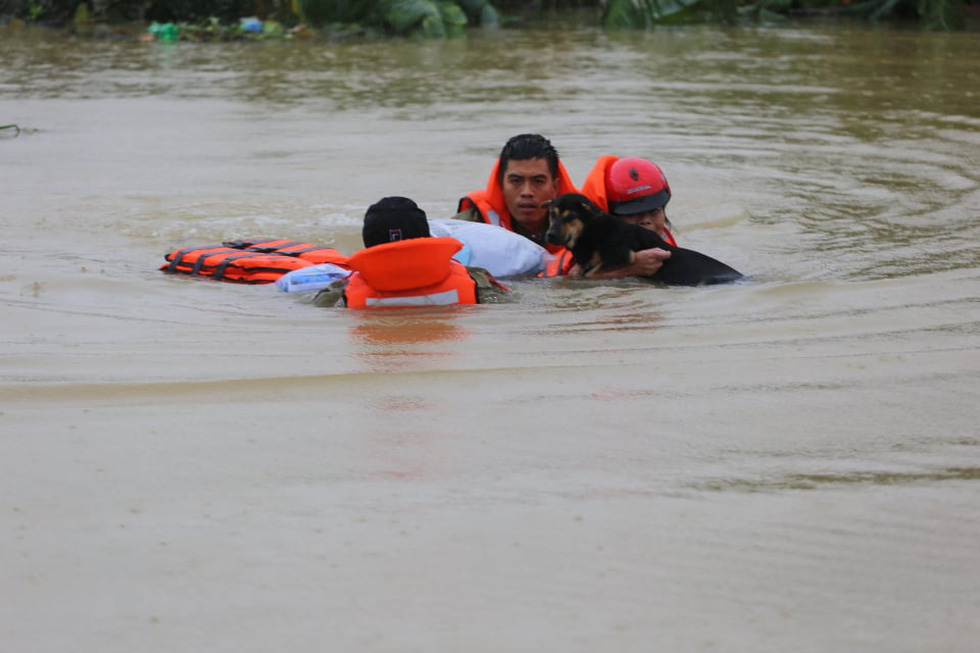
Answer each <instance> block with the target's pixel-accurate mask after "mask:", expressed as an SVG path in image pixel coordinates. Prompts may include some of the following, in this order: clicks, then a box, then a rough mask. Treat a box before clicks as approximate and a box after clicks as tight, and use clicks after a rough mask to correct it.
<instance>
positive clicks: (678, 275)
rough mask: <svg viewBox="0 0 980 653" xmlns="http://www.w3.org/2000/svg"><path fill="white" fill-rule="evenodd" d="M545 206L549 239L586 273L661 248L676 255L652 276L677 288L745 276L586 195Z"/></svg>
mask: <svg viewBox="0 0 980 653" xmlns="http://www.w3.org/2000/svg"><path fill="white" fill-rule="evenodd" d="M544 206H546V207H547V209H548V221H549V224H548V233H547V235H546V239H547V241H548V242H549V243H552V244H554V245H564V246H565V247H566V248H568V249H569V250H571V252H572V255H573V256H574V257H575V261H576V262H577V263H578V264H579V265H581V266H582V269H583V271H584V273H585V276H586V277H590V276H593V275H595V274H596V273H597V272H605V271H608V270H615V269H618V268H623V267H626V266H627V265H630V264H632V263H633V262H634V261H635V260H636V254H635V252H639V251H641V250H644V249H650V248H651V247H659V248H660V249H665V250H667V251H669V252H670V258H668V259H666V260H665V261H664V264H663V266H662V267H661V268H660V270H659V271H657V273H656V274H654V275H653V276H652V277H649V278H651V279H656V280H657V281H661V282H663V283H666V284H669V285H674V286H702V285H710V284H716V283H731V282H732V281H737V280H739V279H741V278H742V274H741V273H740V272H738V271H737V270H735V269H733V268H731V267H729V266H727V265H725V264H724V263H722V262H721V261H718V260H716V259H713V258H711V257H710V256H705V255H704V254H702V253H700V252H695V251H694V250H692V249H684V248H682V247H675V246H673V245H668V244H667V243H666V242H665V241H664V239H663V238H661V237H660V236H658V235H657V234H656V233H654V232H653V231H650V230H649V229H644V228H643V227H640V226H638V225H635V224H629V223H627V222H623V221H622V220H620V219H618V218H616V217H614V216H612V215H609V214H608V213H606V212H604V211H603V210H602V209H601V208H599V207H598V206H596V204H595V203H594V202H592V201H591V200H590V199H589V198H588V197H586V196H585V195H580V194H579V193H567V194H565V195H560V196H558V197H556V198H555V199H553V200H551V201H549V202H546V203H545V205H544Z"/></svg>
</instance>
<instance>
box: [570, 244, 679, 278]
mask: <svg viewBox="0 0 980 653" xmlns="http://www.w3.org/2000/svg"><path fill="white" fill-rule="evenodd" d="M669 258H670V252H668V251H667V250H665V249H660V248H659V247H653V248H651V249H644V250H641V251H639V252H637V253H636V261H634V262H633V264H632V265H627V266H626V267H625V268H620V269H618V270H609V271H607V272H599V273H597V274H593V275H592V277H591V278H592V279H623V278H624V277H650V276H653V275H655V274H656V273H657V271H658V270H659V269H660V266H662V265H663V264H664V261H666V260H667V259H669ZM568 276H570V277H580V276H582V268H581V267H580V266H579V264H578V263H576V264H575V265H573V266H572V269H571V270H569V271H568Z"/></svg>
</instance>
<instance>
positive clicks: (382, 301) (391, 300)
mask: <svg viewBox="0 0 980 653" xmlns="http://www.w3.org/2000/svg"><path fill="white" fill-rule="evenodd" d="M462 247H463V243H461V242H459V241H458V240H456V239H455V238H411V239H409V240H398V241H395V242H393V243H384V244H382V245H375V246H374V247H368V248H367V249H362V250H361V251H359V252H357V253H355V254H353V255H352V256H351V257H350V258H349V259H347V265H348V267H350V268H351V269H352V270H354V274H352V275H351V277H350V280H349V282H348V283H347V287H346V288H345V289H344V301H345V302H346V304H347V307H348V308H385V307H393V306H448V305H451V304H475V303H476V282H475V281H474V280H473V279H472V278H470V275H469V273H468V272H467V271H466V268H465V267H464V266H463V265H461V264H460V263H457V262H456V261H454V260H452V256H453V254H455V253H456V252H458V251H459V250H460V249H462Z"/></svg>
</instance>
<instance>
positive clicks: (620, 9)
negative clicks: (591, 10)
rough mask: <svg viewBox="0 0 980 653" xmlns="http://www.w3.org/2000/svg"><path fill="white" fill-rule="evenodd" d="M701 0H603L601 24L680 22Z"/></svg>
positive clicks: (644, 25) (634, 26)
mask: <svg viewBox="0 0 980 653" xmlns="http://www.w3.org/2000/svg"><path fill="white" fill-rule="evenodd" d="M701 4H702V0H605V2H604V10H603V16H602V24H603V25H605V26H606V27H609V28H628V29H637V28H639V29H642V28H647V27H652V26H653V25H657V24H662V23H674V22H682V21H684V20H686V19H688V18H690V17H691V16H693V15H694V14H695V13H696V12H697V11H698V10H699V9H701V7H699V5H701Z"/></svg>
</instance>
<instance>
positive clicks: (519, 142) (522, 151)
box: [497, 134, 558, 186]
mask: <svg viewBox="0 0 980 653" xmlns="http://www.w3.org/2000/svg"><path fill="white" fill-rule="evenodd" d="M512 159H513V160H514V161H527V160H529V159H544V160H545V161H547V162H548V170H549V171H550V172H551V176H552V177H553V178H557V177H558V150H556V149H555V146H554V145H552V144H551V141H549V140H548V139H547V138H545V137H544V136H542V135H541V134H518V135H517V136H514V137H513V138H511V139H510V140H509V141H507V143H505V144H504V149H502V150H500V178H499V179H498V180H497V181H499V182H500V185H501V186H503V184H504V171H505V170H507V163H508V162H509V161H510V160H512Z"/></svg>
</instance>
